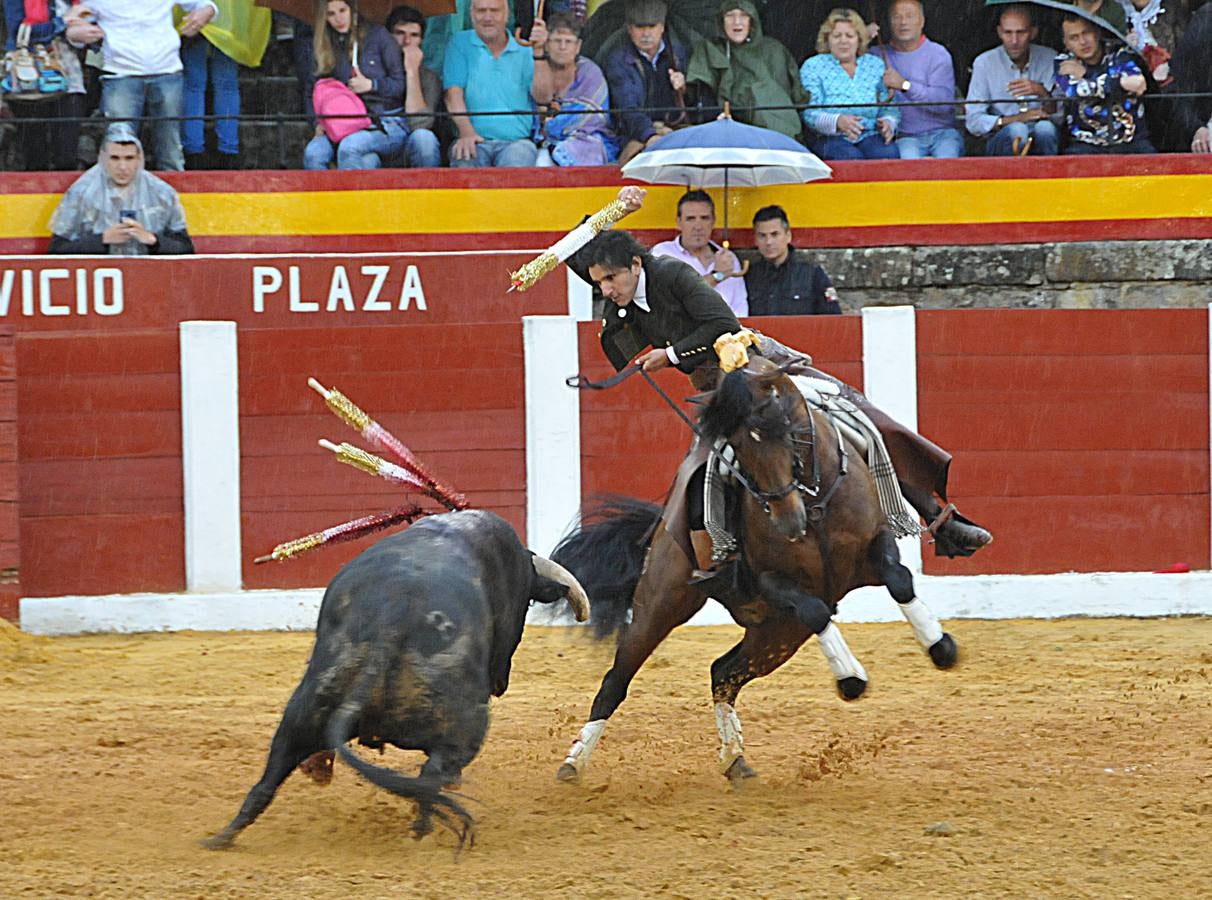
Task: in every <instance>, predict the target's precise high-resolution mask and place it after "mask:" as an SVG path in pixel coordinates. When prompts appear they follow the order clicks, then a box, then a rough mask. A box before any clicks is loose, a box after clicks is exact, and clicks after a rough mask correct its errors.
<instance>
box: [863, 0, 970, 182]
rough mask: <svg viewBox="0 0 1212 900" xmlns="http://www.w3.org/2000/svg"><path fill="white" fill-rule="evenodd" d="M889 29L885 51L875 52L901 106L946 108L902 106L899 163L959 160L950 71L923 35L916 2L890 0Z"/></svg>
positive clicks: (938, 48)
mask: <svg viewBox="0 0 1212 900" xmlns="http://www.w3.org/2000/svg"><path fill="white" fill-rule="evenodd" d="M888 15H889V21H890V24H891V26H892V40H891V42H890V46H888V47H885V48H883V49H881V50H880V51H878V52H879V53H880V54H881V55H882V56H883V58H884V65H885V66H886V67H887V68H886V69H885V70H884V84H886V85H887V86H888V87H889V88H890V89H891V90H893V91H896V92H898V93H897V102H898V103H901V104H909V103H919V102H923V101H930V100H937V101H940V102H943V103H946V104H947V105H940V106H907V105H906V106H902V107H901V125H900V128H899V129H898V130H897V137H896V146H897V149H899V150H900V151H901V159H921V158H923V157H926V156H932V157H934V158H936V159H950V158H953V157H956V156H963V155H964V136H963V135H962V134H960V132H959V129H958V128H956V122H955V107H954V105H951V104H953V103H954V101H955V99H956V95H955V67H954V66H953V65H952V63H951V54H950V53H949V52H948V51H947V48H946V47H944V46H943V45H942V44H936V43H934V41H932V40H930V39H929V38H928V37H926V35H925V34H923V33H922V32H923V29H924V28H925V27H926V13H925V12H924V11H923V10H922V4H921V0H895V2H894V3H893V4H892V9H891V10H890V11H889V13H888Z"/></svg>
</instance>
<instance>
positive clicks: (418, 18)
mask: <svg viewBox="0 0 1212 900" xmlns="http://www.w3.org/2000/svg"><path fill="white" fill-rule="evenodd" d="M387 30H388V32H389V33H390V34H391V36H392V37H393V38H395V42H396V43H397V44H399V45H400V53H401V54H402V55H403V59H404V113H405V116H404V121H405V122H406V123H407V124H408V139H407V140H406V141H405V142H404V164H405V165H406V166H411V167H412V168H414V169H434V168H437V167H438V166H440V165H442V146H441V142H440V141H439V140H438V136H437V134H436V133H435V132H434V124H435V117H434V113H435V112H437V109H438V105H439V104H440V103H441V102H442V78H441V76H439V75H438V73H437V72H435V71H434V70H433V69H431V68H429V66H427V65H425V64H424V63H425V54H424V53H423V52H421V41H422V40H423V39H424V37H425V17H424V16H423V15H421V12H420V10H416V9H413V8H412V7H411V6H397V7H396V8H395V9H393V10H392V11H391V12H390V13H388V14H387Z"/></svg>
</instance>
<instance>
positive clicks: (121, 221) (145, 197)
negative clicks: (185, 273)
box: [50, 122, 194, 256]
mask: <svg viewBox="0 0 1212 900" xmlns="http://www.w3.org/2000/svg"><path fill="white" fill-rule="evenodd" d="M51 233H52V236H51V245H50V252H51V253H69V254H72V253H74V254H98V255H100V254H106V253H108V254H113V255H117V256H142V255H146V254H149V253H150V254H156V255H161V254H181V253H193V252H194V244H193V241H191V240H190V237H189V233H188V232H187V231H186V229H185V210H184V209H183V208H182V207H181V199H180V198H179V197H178V196H177V192H176V191H175V190H173V189H172V187H171V186H170V185H169V184H167V183H166V182H165V181H163V180H162V179H160V178H157V177H156V176H155V175H152V174H151V173H149V172H147V171H146V170H145V169H144V167H143V145H142V144H141V143H139V138H138V137H137V136H136V135H135V132H134V131H133V130H132V129H131V127H130V126H129V125H127V124H126V123H124V122H120V123H117V124H115V125H111V126H110V127H109V129H108V130H107V131H106V132H105V141H104V142H103V143H102V145H101V153H100V157H99V159H98V161H97V164H96V165H95V166H93V167H92V168H91V169H89V170H88V171H87V172H85V173H84V174H83V175H81V176H80V177H79V178H78V179H77V180H76V182H75V183H74V184H73V185H72V186H71V187H70V188H68V189H67V193H66V194H64V195H63V199H62V200H61V201H60V202H59V207H58V208H57V209H56V210H55V214H54V216H52V217H51Z"/></svg>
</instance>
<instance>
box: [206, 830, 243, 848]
mask: <svg viewBox="0 0 1212 900" xmlns="http://www.w3.org/2000/svg"><path fill="white" fill-rule="evenodd" d="M233 840H235V835H234V834H228V833H227V832H226V831H220V832H219V833H218V834H215V835H211V836H210V837H208V838H204V839H203V840H201V841H199V843H200V844H201V845H202V846H203V847H205V848H206V849H207V850H227V849H228V848H230V847H231V845H232V841H233Z"/></svg>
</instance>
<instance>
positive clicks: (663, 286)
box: [568, 187, 993, 589]
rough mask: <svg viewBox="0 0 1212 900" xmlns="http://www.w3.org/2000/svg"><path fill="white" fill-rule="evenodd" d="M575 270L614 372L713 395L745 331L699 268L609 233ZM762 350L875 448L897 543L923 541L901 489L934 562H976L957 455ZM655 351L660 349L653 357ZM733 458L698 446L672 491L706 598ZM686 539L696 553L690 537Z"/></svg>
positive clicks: (983, 538)
mask: <svg viewBox="0 0 1212 900" xmlns="http://www.w3.org/2000/svg"><path fill="white" fill-rule="evenodd" d="M645 194H646V191H645V190H644V189H642V188H638V187H625V188H623V189H622V190H621V191H620V192H619V200H620V201H621V202H622V204H623V205H624V207H625V208H626V209H627V211H628V212H629V213H630V212H635V211H636V210H638V209H639V208H640V207H641V206H642V204H643V201H644V196H645ZM568 264H569V266H570V268H572V269H573V271H575V272H576V273H577V275H579V276H580V277H581V278H582V279H584V280H585V281H588V282H590V283H591V284H593V285H594V286H595V287H597V289H598V290H600V291H601V293H602V296H603V297H604V298H605V299H606V300H607V301H609V303H608V305H607V307H606V310H605V312H604V314H603V319H602V332H601V335H600V337H601V343H602V350H603V351H604V352H605V354H606V357H607V359H609V360H610V362H611V364H612V365H613V366H614V367H615V369H616V370H620V371H621V370H622V369H624V368H626V367H627V366H628V365H631V364H636V365H639V366H641V367H642V368H643V369H644V371H646V372H653V371H656V370H658V369H663V368H665V367H667V366H676V367H677V368H678V369H679V370H681V371H682V372H685V373H686V374H687V375H688V376H689V377H690V381H691V383H692V384H693V385H694V386H695V387H696V388H697V389H699V390H704V391H705V390H710V389H713V388H715V387H716V384H717V382H718V380H719V378H720V375H721V369H720V350H719V349H717V347H719V348H720V349H724V347H725V343H726V342H727V341H728V340H729V339H727V338H725V342H721V343H720V344H717V341H718V340H719V339H720V338H721V337H722V336H727V335H734V334H737V333H739V332H741V331H742V327H741V324H740V322H738V321H737V318H736V316H735V315H733V313H732V310H731V309H729V307H728V304H727V303H725V302H724V300H723V298H722V297H721V296H720V295H719V294H718V293H716V292H715V290H713V289H712V288H711V287H709V286H708V285H707V284H706V283H705V282H704V281H703V279H702V278H701V277H700V276H699V275H698V273H696V272H695V271H694V270H693V269H692V268H691V267H690V266H688V265H686V264H685V263H683V262H681V261H679V260H676V259H672V258H669V257H654V256H652V255H651V254H649V253H648V251H647V250H645V249H644V247H643V246H641V245H640V244H639V242H637V241H636V240H635V238H634V237H632V236H631V234H629V233H628V232H626V231H621V230H616V231H605V232H603V233H602V234H600V235H598V236H597V237H596V238H594V239H593V240H592V241H590V242H589V243H588V244H587V245H586V246H585V247H584V248H582V249H581V250H580V251H578V252H577V254H576V255H575V256H573V257H572V258H571V259H569V260H568ZM745 339H746V340H747V341H749V342H751V343H752V346H753V348H754V350H756V351H757V352H759V353H760V354H761V355H762V356H765V357H767V358H768V359H770V360H771V361H773V362H775V363H778V364H779V365H781V366H784V367H785V368H786V369H787V371H788V373H789V374H790V375H792V376H796V377H794V378H793V380H794V381H795V382H796V384H797V386H798V387H800V389H801V391H803V392H804V393H805V396H806V397H807V398H808V399H809V401H810V402H814V403H816V404H817V405H822V406H825V407H826V408H827V409H829V410H830V411H831V412H832V413H833V414H834V415H835V417H836V416H840V418H841V420H842V422H841V424H842V430H843V431H844V432H846V433H848V434H849V435H850V436H852V437H853V438H854V439H855V440H856V442H857V443H858V444H859V445H860V446H861V445H863V444H865V445H866V449H867V452H866V454H865V456H866V458H867V461H868V465H869V466H871V468H872V472H873V475H875V476H876V480H877V483H878V482H880V481H881V480H882V481H883V482H884V484H882V485H880V491H879V493H880V494H881V506H882V507H883V508H884V510H885V513H886V514H887V516H888V518H889V522H890V524H891V525H892V527H893V531H894V533H897V534H900V535H903V534H918V533H920V531H921V529H920V527H919V526H918V525H917V522H916V519H915V518H914V519H911V517H910V516H908V515H907V514H904V513H903V504H902V503H901V500H900V497H899V496H895V495H896V493H897V488H898V487H899V493H900V494H901V495H903V497H904V499H905V500H907V501H908V503H909V505H910V506H912V507H913V509H914V510H916V511H917V513H918V514H919V515H921V517H922V518H923V519H924V520H925V521H926V522H927V523H928V525H927V531H929V532H930V533H931V534H932V535H933V536H934V540H935V552H936V553H937V554H939V555H942V556H950V557H955V556H970V555H971V554H973V553H974V552H976V551H977V550H979V549H980V548H981V547H983V546H985V545H986V544H988V543H989V542H990V541H992V540H993V536H992V535H991V534H990V533H989V532H988V531H987V530H985V529H984V528H981V527H980V526H979V525H977V524H975V523H974V522H972V521H970V520H969V519H967V518H965V517H964V516H962V515H960V514H959V513H958V511H956V509H955V506H954V504H951V503H949V502H947V470H948V467H949V466H950V463H951V455H950V454H949V453H947V452H946V451H945V450H943V449H942V448H941V447H939V446H937V445H936V444H934V443H932V442H931V441H929V440H927V439H926V438H923V437H922V436H921V435H919V434H917V433H915V432H913V431H912V430H910V429H908V428H906V427H905V426H903V425H901V424H900V423H898V422H896V421H895V420H894V419H892V418H891V417H889V416H888V415H886V414H885V413H883V412H881V411H880V410H879V409H877V408H876V407H875V406H873V405H872V404H871V402H870V401H869V400H868V399H867V398H866V397H864V396H863V395H862V394H861V393H859V392H858V391H856V390H855V389H854V388H852V387H850V386H849V385H846V384H844V383H842V382H840V381H838V380H837V379H836V378H833V377H832V376H830V375H828V374H826V373H824V372H821V371H820V370H818V369H814V368H813V367H812V365H811V363H812V360H811V358H810V357H808V356H807V355H805V354H803V353H800V352H798V351H796V350H793V349H791V348H788V347H785V346H783V345H782V344H780V343H779V342H778V341H775V340H773V339H771V338H769V337H766V336H764V335H756V334H755V335H752V336H750V335H745ZM646 348H651V349H646ZM722 452H726V450H725V449H724V448H719V447H715V448H713V447H708V446H704V445H703V442H701V441H699V440H697V439H696V440H695V442H694V444H693V445H692V446H691V449H690V452H689V454H688V455H687V457H686V460H685V461H684V462H683V463H682V466H681V468H680V469H679V472H678V477H677V479H676V480H675V486H674V490H673V491H672V493H671V495H670V499H669V503H668V505H667V506H666V509H665V514H664V518H665V523H666V527H668V528H669V529H670V530H671V531H672V532H673V534H674V536H675V537H678V538H679V542H680V543H682V546H683V549H684V550H686V551H687V552H688V554H690V553H692V554H693V558H694V559H695V561H696V564H697V566H698V569H697V570H696V571H695V573H694V575H693V576H692V579H691V581H692V583H695V584H698V585H700V586H702V587H704V588H705V589H710V588H714V587H723V586H725V584H726V583H727V582H725V581H724V576H725V575H726V574H727V576H728V577H729V579H731V578H732V577H733V573H732V572H730V571H729V566H722V565H721V563H725V562H729V563H730V561H731V559H732V557H733V556H734V554H735V550H736V544H735V541H734V540H733V539H732V537H731V535H730V534H729V533H728V530H727V527H726V516H725V510H726V508H727V505H728V504H727V501H726V498H725V495H724V488H723V484H722V483H721V482H720V479H719V478H718V476H717V475H716V473H717V472H718V466H715V465H710V466H709V465H707V463H708V460H709V459H711V458H712V455H713V453H722ZM687 530H688V531H689V544H690V546H689V547H687V546H686V544H685V540H686V539H685V538H684V537H682V535H684V534H685V533H686V531H687Z"/></svg>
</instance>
